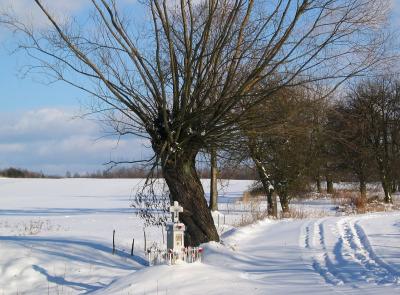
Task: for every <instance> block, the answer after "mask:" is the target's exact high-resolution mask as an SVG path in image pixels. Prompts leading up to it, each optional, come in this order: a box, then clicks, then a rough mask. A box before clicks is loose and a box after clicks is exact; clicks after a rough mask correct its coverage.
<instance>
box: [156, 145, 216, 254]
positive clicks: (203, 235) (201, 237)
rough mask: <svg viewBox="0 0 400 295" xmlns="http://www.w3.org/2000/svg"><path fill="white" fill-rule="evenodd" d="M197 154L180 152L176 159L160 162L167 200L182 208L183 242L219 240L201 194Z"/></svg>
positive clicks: (196, 244) (196, 242) (202, 192)
mask: <svg viewBox="0 0 400 295" xmlns="http://www.w3.org/2000/svg"><path fill="white" fill-rule="evenodd" d="M195 158H196V153H195V152H192V153H191V154H189V155H186V154H183V155H182V154H180V155H177V156H176V159H175V160H171V159H170V160H167V161H163V163H164V164H163V167H162V170H163V175H164V178H165V181H166V183H167V185H168V188H169V191H170V200H171V203H172V202H173V201H178V202H179V204H180V205H181V206H182V207H183V212H182V213H181V214H180V220H181V221H182V222H183V223H184V224H185V225H186V233H185V245H186V246H198V245H200V244H201V243H206V242H209V241H219V236H218V233H217V230H216V228H215V225H214V220H213V218H212V216H211V213H210V210H209V209H208V206H207V201H206V199H205V197H204V190H203V187H202V185H201V182H200V178H199V177H198V175H197V172H196V166H195Z"/></svg>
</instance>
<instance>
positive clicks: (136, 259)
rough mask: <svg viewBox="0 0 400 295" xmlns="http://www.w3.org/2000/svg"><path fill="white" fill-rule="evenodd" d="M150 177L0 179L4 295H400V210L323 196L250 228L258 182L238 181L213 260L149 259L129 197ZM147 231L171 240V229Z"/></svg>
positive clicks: (232, 185)
mask: <svg viewBox="0 0 400 295" xmlns="http://www.w3.org/2000/svg"><path fill="white" fill-rule="evenodd" d="M141 182H142V181H141V180H131V179H121V180H115V179H114V180H96V179H5V178H4V179H0V294H332V293H344V294H400V212H391V213H374V214H367V215H357V216H334V215H335V214H334V212H333V211H332V210H331V208H332V205H331V204H330V202H329V200H315V201H308V202H302V203H300V204H296V206H297V207H298V208H302V209H310V210H319V211H324V212H326V217H323V218H313V219H311V218H309V219H302V220H277V221H271V220H264V221H260V222H258V223H256V224H253V225H249V226H245V227H240V228H238V227H237V226H236V225H237V224H238V223H239V222H240V221H241V220H242V219H243V218H246V214H247V213H246V210H247V208H246V205H243V204H241V203H235V201H236V200H237V198H239V197H241V196H242V192H243V191H245V190H246V189H247V187H248V185H249V184H251V182H250V181H230V182H229V183H225V185H224V187H223V190H222V191H221V194H223V196H222V198H221V204H220V211H221V214H224V215H225V218H223V215H220V220H219V223H220V225H219V228H218V230H219V231H220V232H221V233H222V241H223V243H222V244H217V243H209V244H207V245H205V254H204V260H203V262H202V263H194V264H181V265H174V266H167V265H159V266H153V267H148V266H146V265H147V263H146V260H145V255H144V252H143V248H144V233H143V229H144V228H143V223H142V221H141V220H140V219H139V218H138V217H137V216H136V215H135V212H134V209H133V208H131V207H130V206H129V205H130V204H131V202H132V198H133V195H134V193H135V191H136V189H135V188H136V187H137V185H139V184H140V183H141ZM204 186H205V189H206V191H207V190H208V189H207V187H208V181H204ZM215 221H216V224H217V223H218V221H217V218H215ZM113 230H115V231H116V235H115V239H116V246H117V252H116V253H115V255H113V254H112V232H113ZM145 231H146V236H147V244H148V245H149V244H150V245H151V243H152V242H157V243H158V244H162V241H163V239H162V235H163V231H162V230H161V229H160V228H146V229H145ZM133 238H134V239H135V248H134V249H135V250H134V255H133V256H131V255H130V250H131V244H132V239H133Z"/></svg>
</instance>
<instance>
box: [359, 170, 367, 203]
mask: <svg viewBox="0 0 400 295" xmlns="http://www.w3.org/2000/svg"><path fill="white" fill-rule="evenodd" d="M358 178H359V181H360V195H361V198H362V199H363V200H366V199H367V182H366V180H365V175H364V173H362V172H361V173H359V175H358Z"/></svg>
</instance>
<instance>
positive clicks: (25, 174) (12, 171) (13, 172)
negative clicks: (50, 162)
mask: <svg viewBox="0 0 400 295" xmlns="http://www.w3.org/2000/svg"><path fill="white" fill-rule="evenodd" d="M0 176H2V177H10V178H44V177H45V175H44V174H43V173H42V172H40V173H39V172H32V171H29V170H26V169H19V168H13V167H10V168H7V169H3V170H0Z"/></svg>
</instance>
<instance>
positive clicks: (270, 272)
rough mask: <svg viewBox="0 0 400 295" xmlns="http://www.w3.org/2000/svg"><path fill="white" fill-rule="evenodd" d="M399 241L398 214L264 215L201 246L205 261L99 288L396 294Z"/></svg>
mask: <svg viewBox="0 0 400 295" xmlns="http://www.w3.org/2000/svg"><path fill="white" fill-rule="evenodd" d="M399 242H400V213H390V214H388V213H385V214H374V215H363V216H354V217H328V218H322V219H315V220H300V221H298V220H297V221H293V220H289V221H278V222H276V221H268V220H266V221H262V222H260V223H259V224H257V225H253V226H249V227H246V228H242V229H240V230H237V231H236V232H234V233H232V232H231V233H228V234H227V236H225V238H224V244H225V246H221V245H219V244H216V243H214V244H210V245H207V246H206V259H205V261H204V263H203V264H197V265H179V266H173V267H172V268H173V273H171V267H166V266H156V267H153V268H151V269H146V270H144V271H139V272H138V273H136V274H132V275H130V276H128V277H127V278H123V279H122V280H120V281H119V282H116V283H115V284H113V285H112V286H110V288H108V289H106V290H101V291H99V293H98V294H104V293H107V294H112V293H115V292H118V291H122V290H131V291H132V292H142V293H143V292H144V293H145V294H157V292H161V294H164V293H163V292H166V293H169V292H170V291H173V292H174V293H176V294H400V246H399V245H400V243H399ZM155 282H157V284H156V285H155ZM171 283H172V284H176V286H179V287H172V286H171ZM157 290H158V291H157ZM96 294H97V293H96Z"/></svg>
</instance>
